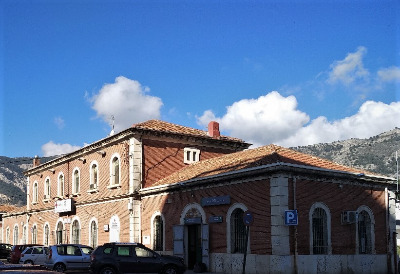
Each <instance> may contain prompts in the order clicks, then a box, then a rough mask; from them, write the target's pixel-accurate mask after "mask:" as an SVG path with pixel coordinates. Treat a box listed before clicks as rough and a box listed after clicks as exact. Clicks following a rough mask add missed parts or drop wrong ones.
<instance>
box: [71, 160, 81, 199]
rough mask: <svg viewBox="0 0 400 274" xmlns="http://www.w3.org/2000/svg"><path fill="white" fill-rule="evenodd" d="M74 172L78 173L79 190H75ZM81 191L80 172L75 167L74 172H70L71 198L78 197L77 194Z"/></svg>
mask: <svg viewBox="0 0 400 274" xmlns="http://www.w3.org/2000/svg"><path fill="white" fill-rule="evenodd" d="M75 171H78V178H79V189H78V190H76V189H75ZM80 191H81V171H80V170H79V167H75V168H74V170H73V171H72V195H73V196H78V194H79V193H80Z"/></svg>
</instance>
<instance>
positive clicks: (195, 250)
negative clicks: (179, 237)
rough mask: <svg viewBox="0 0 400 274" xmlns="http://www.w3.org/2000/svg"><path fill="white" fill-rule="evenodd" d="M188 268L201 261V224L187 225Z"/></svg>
mask: <svg viewBox="0 0 400 274" xmlns="http://www.w3.org/2000/svg"><path fill="white" fill-rule="evenodd" d="M187 232H188V269H193V267H194V265H195V264H196V263H201V262H202V248H201V225H188V226H187Z"/></svg>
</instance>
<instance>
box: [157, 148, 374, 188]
mask: <svg viewBox="0 0 400 274" xmlns="http://www.w3.org/2000/svg"><path fill="white" fill-rule="evenodd" d="M274 163H286V164H293V165H301V166H309V167H314V168H321V169H327V170H333V171H340V172H349V173H356V174H361V173H363V174H365V175H376V174H374V173H371V172H368V171H365V170H360V169H356V168H352V167H347V166H344V165H340V164H337V163H334V162H331V161H328V160H325V159H322V158H318V157H314V156H311V155H308V154H304V153H301V152H298V151H295V150H292V149H288V148H284V147H280V146H277V145H268V146H263V147H258V148H255V149H249V150H245V151H240V152H236V153H231V154H227V155H223V156H220V157H216V158H212V159H208V160H204V161H200V162H197V163H194V164H191V165H189V166H186V167H184V168H182V169H181V170H179V171H177V172H175V173H173V174H171V175H170V176H168V177H166V178H163V179H161V180H160V181H158V182H156V183H155V184H153V186H160V185H167V184H173V183H178V182H183V181H187V180H191V179H195V178H202V177H208V176H213V175H218V174H222V173H226V172H231V171H238V170H243V169H248V168H253V167H257V166H264V165H269V164H274Z"/></svg>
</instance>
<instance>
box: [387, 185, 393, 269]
mask: <svg viewBox="0 0 400 274" xmlns="http://www.w3.org/2000/svg"><path fill="white" fill-rule="evenodd" d="M385 194H386V195H385V209H386V219H385V222H386V260H387V262H386V264H387V273H392V262H391V261H392V260H391V257H392V256H391V252H392V251H391V249H390V238H391V235H390V227H389V214H390V212H389V191H388V188H387V187H386V188H385Z"/></svg>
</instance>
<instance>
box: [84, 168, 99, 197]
mask: <svg viewBox="0 0 400 274" xmlns="http://www.w3.org/2000/svg"><path fill="white" fill-rule="evenodd" d="M93 165H96V167H97V183H96V184H95V183H94V182H93V169H92V168H93ZM99 171H100V169H99V163H98V162H97V161H92V162H91V163H90V166H89V176H90V179H89V180H90V184H89V190H88V191H87V192H88V193H94V192H98V191H99ZM92 186H93V187H92ZM90 187H92V188H90Z"/></svg>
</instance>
